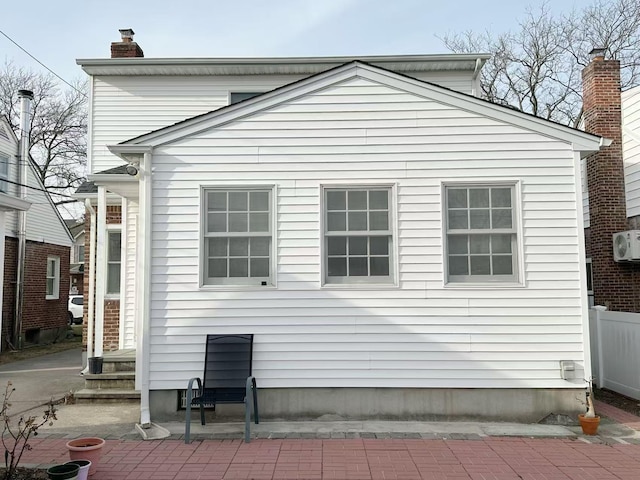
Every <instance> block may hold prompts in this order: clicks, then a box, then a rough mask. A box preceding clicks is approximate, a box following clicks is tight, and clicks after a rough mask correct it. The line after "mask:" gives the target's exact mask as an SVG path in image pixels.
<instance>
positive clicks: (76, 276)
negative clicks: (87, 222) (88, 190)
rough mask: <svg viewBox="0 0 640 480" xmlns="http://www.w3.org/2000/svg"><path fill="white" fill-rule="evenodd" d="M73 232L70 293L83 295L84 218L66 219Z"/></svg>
mask: <svg viewBox="0 0 640 480" xmlns="http://www.w3.org/2000/svg"><path fill="white" fill-rule="evenodd" d="M65 223H66V225H67V228H68V229H69V231H70V232H71V237H72V238H73V245H72V246H71V257H70V260H69V282H70V283H69V293H70V294H73V295H82V294H83V293H84V242H85V235H84V220H76V219H71V220H65Z"/></svg>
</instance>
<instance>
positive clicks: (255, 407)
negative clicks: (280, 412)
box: [252, 378, 260, 425]
mask: <svg viewBox="0 0 640 480" xmlns="http://www.w3.org/2000/svg"><path fill="white" fill-rule="evenodd" d="M252 383H253V385H252V386H253V419H254V421H255V422H256V425H257V424H258V423H260V416H259V415H258V388H257V387H256V379H255V378H253V379H252Z"/></svg>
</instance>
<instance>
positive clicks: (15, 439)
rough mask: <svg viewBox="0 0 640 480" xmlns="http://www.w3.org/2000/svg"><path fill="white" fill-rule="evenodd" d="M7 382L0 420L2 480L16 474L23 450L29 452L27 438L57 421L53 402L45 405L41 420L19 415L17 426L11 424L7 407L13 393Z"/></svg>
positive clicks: (8, 479)
mask: <svg viewBox="0 0 640 480" xmlns="http://www.w3.org/2000/svg"><path fill="white" fill-rule="evenodd" d="M12 385H13V384H12V383H11V382H10V381H9V382H7V386H6V387H5V392H4V398H3V400H2V409H0V418H1V421H2V446H3V447H4V464H5V472H4V477H3V480H11V479H12V478H13V477H14V475H15V474H16V470H17V468H18V464H19V463H20V459H21V458H22V454H23V453H24V452H25V450H31V448H32V447H31V445H30V444H29V438H31V436H32V435H33V436H34V437H35V436H36V435H38V429H39V428H40V427H42V426H43V425H45V424H49V425H53V421H54V420H57V417H56V409H55V407H54V405H53V400H51V401H49V403H48V404H47V405H46V410H45V411H44V413H43V415H42V418H38V417H37V416H24V415H21V416H20V418H19V419H18V422H17V424H15V425H14V424H13V420H12V418H11V415H10V414H9V407H11V394H12V393H13V392H14V391H15V388H13V386H12Z"/></svg>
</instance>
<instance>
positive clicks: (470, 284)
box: [444, 282, 526, 290]
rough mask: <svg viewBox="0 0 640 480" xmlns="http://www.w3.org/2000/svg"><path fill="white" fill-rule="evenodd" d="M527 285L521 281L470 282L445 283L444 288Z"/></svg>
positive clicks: (494, 287) (491, 287)
mask: <svg viewBox="0 0 640 480" xmlns="http://www.w3.org/2000/svg"><path fill="white" fill-rule="evenodd" d="M525 287H526V285H525V284H524V283H520V282H468V283H466V282H465V283H460V282H458V283H445V284H444V288H451V289H458V290H464V289H473V290H477V289H481V290H493V289H496V288H525Z"/></svg>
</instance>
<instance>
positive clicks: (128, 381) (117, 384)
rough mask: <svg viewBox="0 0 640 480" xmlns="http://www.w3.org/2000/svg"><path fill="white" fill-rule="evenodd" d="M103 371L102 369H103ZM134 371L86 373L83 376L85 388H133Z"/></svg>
mask: <svg viewBox="0 0 640 480" xmlns="http://www.w3.org/2000/svg"><path fill="white" fill-rule="evenodd" d="M103 372H104V370H103ZM135 383H136V374H135V372H113V373H98V374H95V373H88V374H85V376H84V385H85V388H88V389H93V390H96V389H98V390H104V389H122V390H134V389H135Z"/></svg>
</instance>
